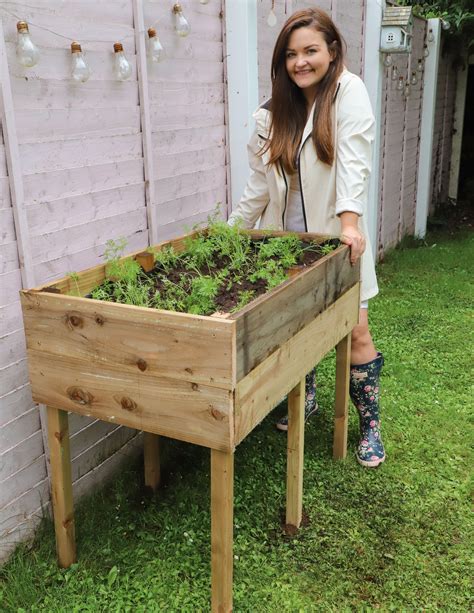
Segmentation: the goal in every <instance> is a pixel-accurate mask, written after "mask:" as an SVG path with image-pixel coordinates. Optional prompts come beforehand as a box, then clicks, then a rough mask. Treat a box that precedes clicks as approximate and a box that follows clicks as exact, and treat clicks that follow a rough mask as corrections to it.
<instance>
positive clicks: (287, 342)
mask: <svg viewBox="0 0 474 613" xmlns="http://www.w3.org/2000/svg"><path fill="white" fill-rule="evenodd" d="M251 234H252V235H254V236H255V237H259V236H261V235H262V233H259V232H255V231H251ZM275 234H283V233H273V235H275ZM301 236H303V237H307V238H315V235H301ZM184 238H185V237H181V238H179V239H176V240H172V241H168V242H166V243H162V244H161V245H159V246H157V248H159V247H162V246H164V245H169V244H172V245H173V246H174V248H175V249H182V247H183V242H184ZM318 238H320V239H321V240H323V239H325V238H327V237H318ZM348 254H349V249H348V247H347V246H344V245H343V246H340V247H338V248H337V249H336V250H335V251H333V252H332V253H330V254H329V255H327V256H325V257H324V258H322V259H321V260H318V261H317V262H315V263H314V264H313V265H311V266H310V267H308V268H305V269H303V270H302V271H301V272H297V273H296V274H295V275H294V276H292V277H291V278H290V279H289V280H288V281H286V282H285V283H283V284H282V285H280V286H278V287H277V288H275V289H274V290H272V291H270V292H268V293H267V294H265V295H263V296H260V297H259V298H257V299H255V300H254V301H252V302H251V303H249V304H248V305H247V306H245V307H244V308H243V309H241V310H240V311H238V312H236V313H234V314H231V315H227V316H210V317H205V316H198V315H190V314H183V313H173V312H170V311H160V310H155V309H148V308H142V307H135V306H129V305H122V304H114V303H108V302H100V301H96V300H91V299H89V298H84V297H80V296H74V295H71V293H77V290H79V293H80V294H81V296H85V295H87V294H88V293H89V292H90V291H91V289H92V288H93V287H95V286H96V285H97V284H98V283H100V282H101V281H102V280H103V279H104V278H105V266H104V265H102V266H97V267H95V268H91V269H88V270H86V271H84V272H82V273H80V274H79V279H78V281H77V285H76V282H74V281H73V280H71V278H70V277H66V278H64V279H61V280H59V281H57V282H55V283H51V284H49V285H46V286H42V287H38V288H35V289H31V290H27V291H22V292H21V302H22V308H23V316H24V322H25V331H26V340H27V350H28V362H29V371H30V381H31V387H32V393H33V398H34V400H35V401H36V402H38V403H42V404H45V405H47V406H48V429H49V435H50V436H49V438H50V447H51V449H50V452H51V462H52V469H53V483H52V489H53V509H54V516H55V526H56V537H57V544H58V555H59V561H60V564H61V565H63V566H67V565H69V564H71V563H72V562H73V561H74V560H75V544H74V520H73V506H72V487H71V483H70V481H71V478H70V466H69V464H70V460H69V446H68V429H67V411H72V412H75V413H81V414H83V415H87V416H91V417H95V418H98V419H101V420H105V421H112V422H114V423H119V424H123V425H125V426H129V427H131V428H136V429H138V430H143V431H145V432H146V433H149V434H148V435H146V436H145V474H146V481H147V483H148V484H149V485H151V486H152V487H156V486H157V485H158V481H159V460H158V437H157V436H154V435H163V436H167V437H171V438H175V439H180V440H183V441H188V442H190V443H196V444H198V445H203V446H205V447H209V448H211V450H212V453H211V498H212V592H213V599H212V603H213V605H212V606H213V610H216V611H217V610H223V611H227V610H231V606H232V605H231V603H232V512H233V502H232V500H233V452H234V451H235V448H236V446H237V445H238V444H239V443H240V442H241V441H242V440H243V439H244V438H245V437H246V436H247V435H248V434H249V433H250V432H251V431H252V429H253V428H254V427H255V426H256V425H257V424H259V423H260V421H261V420H262V419H263V418H264V417H265V416H266V415H267V414H268V412H269V411H270V410H271V409H272V408H274V407H275V406H276V404H277V403H278V402H279V401H280V400H281V398H282V397H283V396H284V395H285V394H290V396H289V412H290V428H289V433H288V441H289V443H288V445H289V447H288V449H289V455H288V457H289V463H288V499H287V523H289V524H293V525H295V526H298V525H299V523H300V521H301V495H302V463H303V459H302V453H303V425H304V423H303V404H304V376H305V374H306V373H307V372H308V371H309V370H311V368H312V367H313V366H314V365H315V364H316V363H317V362H319V360H320V359H321V358H322V357H323V356H324V355H325V354H326V353H327V352H328V351H329V350H330V349H332V348H333V347H335V346H336V345H337V346H338V372H337V377H338V382H337V392H336V431H335V451H334V453H335V456H336V457H343V456H344V455H345V449H346V436H347V389H348V369H349V351H350V332H351V330H352V328H353V327H354V325H355V324H356V323H357V319H358V311H359V267H358V266H351V265H350V262H349V255H348ZM128 257H137V259H138V260H139V261H140V256H139V254H131V255H130V256H128ZM150 433H151V434H150ZM217 510H218V512H216V511H217Z"/></svg>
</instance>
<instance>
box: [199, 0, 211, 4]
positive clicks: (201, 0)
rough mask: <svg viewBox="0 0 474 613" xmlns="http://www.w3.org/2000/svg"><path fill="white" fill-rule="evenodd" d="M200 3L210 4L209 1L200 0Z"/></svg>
mask: <svg viewBox="0 0 474 613" xmlns="http://www.w3.org/2000/svg"><path fill="white" fill-rule="evenodd" d="M199 2H200V3H201V4H208V3H209V0H199Z"/></svg>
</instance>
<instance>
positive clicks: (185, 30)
mask: <svg viewBox="0 0 474 613" xmlns="http://www.w3.org/2000/svg"><path fill="white" fill-rule="evenodd" d="M173 13H174V15H175V25H174V29H175V30H176V34H178V36H182V37H183V38H184V37H185V36H187V35H188V34H189V33H190V32H191V26H190V25H189V23H188V20H187V19H186V17H185V16H184V15H183V9H182V8H181V4H179V2H177V3H176V4H175V5H174V6H173Z"/></svg>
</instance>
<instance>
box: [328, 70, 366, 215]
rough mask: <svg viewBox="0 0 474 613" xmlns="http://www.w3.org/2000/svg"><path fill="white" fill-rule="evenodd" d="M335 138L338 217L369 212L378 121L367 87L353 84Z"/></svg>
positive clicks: (343, 95)
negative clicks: (369, 183)
mask: <svg viewBox="0 0 474 613" xmlns="http://www.w3.org/2000/svg"><path fill="white" fill-rule="evenodd" d="M336 129H337V138H336V211H335V212H336V215H340V214H341V213H344V212H346V211H350V212H352V213H357V215H362V214H363V213H364V211H365V210H366V205H367V194H368V182H369V181H368V180H369V176H370V171H371V166H372V145H373V142H374V137H375V120H374V116H373V114H372V108H371V105H370V100H369V96H368V93H367V90H366V88H365V85H364V83H363V82H362V80H361V79H359V78H358V77H354V78H353V79H351V80H350V82H349V83H348V84H347V86H346V87H345V88H344V91H343V92H342V93H341V99H340V102H339V108H338V120H337V128H336Z"/></svg>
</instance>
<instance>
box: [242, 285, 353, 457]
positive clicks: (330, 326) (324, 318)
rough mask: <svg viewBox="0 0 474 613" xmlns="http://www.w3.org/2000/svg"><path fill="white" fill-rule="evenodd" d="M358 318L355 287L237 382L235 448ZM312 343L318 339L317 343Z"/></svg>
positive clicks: (348, 331)
mask: <svg viewBox="0 0 474 613" xmlns="http://www.w3.org/2000/svg"><path fill="white" fill-rule="evenodd" d="M358 318H359V283H357V284H356V285H355V286H353V287H352V288H351V289H349V290H348V291H347V292H345V293H344V294H343V295H342V296H341V297H340V298H338V300H336V302H334V303H333V304H332V305H331V306H330V307H329V308H328V309H326V310H325V311H323V312H322V313H321V314H320V315H318V316H317V317H316V318H315V319H313V321H312V322H310V323H309V324H308V325H306V326H305V327H304V328H302V329H301V330H300V331H299V332H298V333H297V334H295V335H294V336H293V337H292V338H290V339H289V340H288V341H287V342H286V343H284V344H282V345H281V346H280V347H279V348H277V349H276V350H275V351H274V352H273V353H272V354H271V355H270V356H269V357H268V358H267V359H266V360H265V361H264V362H262V363H261V364H259V365H258V366H257V367H256V368H254V369H253V370H252V372H250V373H249V374H248V375H247V376H246V377H244V378H243V379H242V380H241V381H239V382H238V384H237V387H236V390H235V444H236V445H238V444H239V443H240V442H241V441H242V440H243V439H244V438H245V437H246V436H247V434H248V433H249V432H251V431H252V430H253V428H254V427H255V426H256V425H257V424H259V423H260V422H261V421H262V419H263V418H264V417H265V416H266V415H267V414H268V413H269V412H270V411H271V410H272V409H273V408H274V407H275V406H276V405H277V403H278V402H279V401H280V400H281V399H282V398H283V396H284V395H285V394H287V393H288V392H289V391H290V390H291V389H292V388H293V387H294V386H295V385H296V384H297V383H298V381H299V380H300V379H301V377H302V374H304V373H306V372H309V371H310V370H311V368H313V367H314V365H315V364H317V363H318V362H319V361H320V360H321V359H322V358H323V357H324V355H325V354H326V353H327V352H328V351H329V350H330V349H332V348H333V347H334V346H335V345H336V344H337V343H338V342H339V341H340V340H341V339H342V338H344V336H346V335H347V334H349V333H350V331H351V330H352V328H353V327H354V326H355V325H356V323H357V321H358ZM314 339H318V340H317V342H315V341H314Z"/></svg>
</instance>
